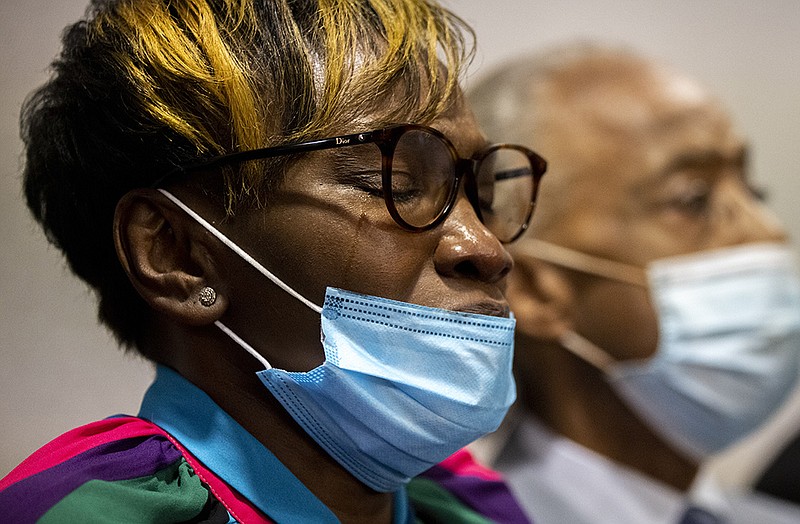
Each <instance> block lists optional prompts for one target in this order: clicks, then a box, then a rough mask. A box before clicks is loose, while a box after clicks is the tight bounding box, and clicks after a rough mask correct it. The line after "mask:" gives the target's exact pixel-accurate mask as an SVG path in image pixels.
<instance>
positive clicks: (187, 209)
mask: <svg viewBox="0 0 800 524" xmlns="http://www.w3.org/2000/svg"><path fill="white" fill-rule="evenodd" d="M158 190H159V191H160V192H161V193H162V194H163V195H164V196H166V197H167V198H169V199H170V200H171V201H172V202H173V203H174V204H175V205H176V206H178V207H179V208H181V209H182V210H183V211H185V212H186V214H188V215H189V216H190V217H192V218H193V219H195V220H196V221H197V223H198V224H200V225H201V226H203V227H204V228H205V229H206V230H207V231H208V232H209V233H211V234H212V235H214V236H215V237H217V238H218V239H219V241H220V242H222V243H223V244H225V245H226V246H228V247H229V248H231V249H232V250H233V251H234V252H235V253H236V254H237V255H239V256H240V257H242V258H243V259H244V260H245V262H247V263H248V264H250V265H251V266H253V267H254V268H256V269H257V270H258V271H259V272H260V273H261V274H262V275H264V276H265V277H267V278H268V279H270V280H271V281H272V282H273V283H274V284H275V285H276V286H278V287H279V288H281V289H282V290H284V291H286V292H287V293H289V294H290V295H292V296H293V297H294V298H296V299H297V300H299V301H300V302H302V303H303V304H305V305H306V306H308V307H309V308H311V309H312V310H313V311H315V312H316V313H317V314H318V315H321V314H322V308H321V307H319V306H318V305H316V304H314V303H313V302H311V301H310V300H308V299H307V298H306V297H304V296H303V295H301V294H300V293H298V292H297V291H295V290H294V289H292V288H291V287H289V286H288V285H287V284H286V283H285V282H283V281H282V280H281V279H279V278H278V277H276V276H275V275H273V274H272V273H271V272H270V271H269V270H268V269H267V268H265V267H264V266H263V265H261V264H260V263H259V262H258V261H257V260H256V259H254V258H253V257H251V256H250V255H249V254H248V253H247V252H245V251H244V250H243V249H242V248H240V247H239V246H237V245H236V244H235V243H234V242H233V241H232V240H231V239H229V238H228V237H226V236H225V235H224V234H223V233H222V232H221V231H219V230H218V229H217V228H215V227H214V226H212V225H211V224H209V223H208V222H207V221H206V219H204V218H203V217H201V216H200V215H198V214H197V213H195V212H194V210H193V209H192V208H190V207H189V206H187V205H186V204H184V203H183V202H181V201H180V200H179V199H178V197H176V196H175V195H173V194H172V193H170V192H169V191H167V190H166V189H161V188H159V189H158ZM214 324H216V326H217V327H218V328H219V329H221V330H222V331H223V332H224V333H225V334H226V335H228V336H229V337H231V338H232V339H233V340H234V341H235V342H237V343H238V344H239V345H240V346H242V347H243V348H244V349H245V350H246V351H247V352H248V353H250V354H251V355H253V357H255V358H256V359H257V360H258V361H259V362H261V364H263V365H264V367H265V368H266V369H270V368H272V366H271V365H270V363H269V362H267V359H265V358H264V357H262V356H261V355H260V354H259V353H258V351H256V350H255V349H254V348H253V347H252V346H251V345H250V344H248V343H247V342H245V341H244V340H242V339H241V337H239V336H238V335H237V334H236V333H234V332H233V331H231V330H230V328H228V327H227V326H226V325H225V324H223V323H222V322H220V321H219V320H216V321H214Z"/></svg>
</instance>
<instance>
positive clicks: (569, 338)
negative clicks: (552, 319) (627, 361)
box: [558, 331, 616, 375]
mask: <svg viewBox="0 0 800 524" xmlns="http://www.w3.org/2000/svg"><path fill="white" fill-rule="evenodd" d="M558 341H559V342H560V343H561V345H562V346H563V347H564V348H565V349H566V350H567V351H569V352H570V353H572V354H573V355H575V356H576V357H578V358H580V359H581V360H583V361H584V362H587V363H589V364H591V365H592V366H594V367H595V368H597V369H599V370H600V371H602V372H603V373H604V374H606V375H607V374H608V369H609V367H610V366H611V365H613V364H614V363H615V362H616V361H615V360H614V358H613V357H611V355H609V354H608V353H606V352H605V351H603V350H602V349H600V347H598V346H597V345H596V344H594V343H593V342H591V341H589V340H588V339H587V338H585V337H583V336H581V335H579V334H577V333H575V332H574V331H567V332H566V333H564V334H563V335H561V337H560V338H559V340H558Z"/></svg>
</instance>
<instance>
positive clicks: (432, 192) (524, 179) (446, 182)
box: [391, 129, 534, 242]
mask: <svg viewBox="0 0 800 524" xmlns="http://www.w3.org/2000/svg"><path fill="white" fill-rule="evenodd" d="M453 155H454V152H453V151H452V150H451V148H450V146H449V145H448V144H447V143H446V142H444V141H443V140H441V139H440V138H439V137H438V136H436V135H434V134H432V133H429V132H426V131H424V130H416V129H415V130H409V131H407V132H406V133H404V134H403V135H402V136H401V137H400V139H399V140H398V142H397V146H396V149H395V151H394V155H393V160H392V171H391V179H392V187H391V196H392V201H393V203H394V205H395V208H396V209H397V212H398V214H399V215H400V217H401V218H402V219H403V220H404V221H405V222H407V223H408V224H409V225H411V226H413V227H425V226H427V225H429V224H431V223H432V222H433V221H435V220H436V219H437V218H438V217H439V215H440V214H441V213H442V211H444V209H445V207H446V206H447V203H448V201H449V200H450V199H451V198H452V197H453V192H454V191H456V189H457V188H456V187H455V174H456V164H455V158H454V156H453ZM475 177H476V185H477V189H478V191H477V192H478V206H479V207H480V210H481V215H482V218H483V221H484V224H485V225H486V227H487V228H488V229H489V230H490V231H491V232H492V233H493V234H495V235H496V236H497V237H498V238H499V239H500V240H501V241H504V242H508V241H510V240H513V238H514V237H515V236H516V235H517V233H519V231H520V230H521V228H522V227H523V226H524V225H525V222H526V221H527V220H528V217H529V213H530V207H531V199H532V196H533V190H534V176H533V169H532V167H531V163H530V160H529V159H528V157H527V155H526V154H525V153H523V152H522V151H518V150H516V149H511V148H505V147H502V146H501V147H500V148H498V149H495V150H493V151H492V152H491V153H489V154H488V155H487V156H486V157H484V158H483V159H482V161H481V162H480V163H479V165H478V169H477V172H476V173H475Z"/></svg>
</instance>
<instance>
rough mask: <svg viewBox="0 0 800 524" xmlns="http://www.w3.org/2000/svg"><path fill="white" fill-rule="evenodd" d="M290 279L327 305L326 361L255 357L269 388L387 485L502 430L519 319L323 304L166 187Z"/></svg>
mask: <svg viewBox="0 0 800 524" xmlns="http://www.w3.org/2000/svg"><path fill="white" fill-rule="evenodd" d="M160 191H161V192H162V193H163V194H164V195H166V196H167V197H168V198H169V199H170V200H172V201H173V202H174V203H175V204H176V205H178V206H179V207H181V208H182V209H183V210H184V211H186V212H187V213H188V214H189V215H190V216H192V217H193V218H194V219H195V220H196V221H198V222H199V223H200V224H201V225H203V226H204V227H205V228H206V229H207V230H208V231H209V232H210V233H212V234H213V235H215V236H216V237H217V238H219V239H220V240H221V241H222V242H223V243H225V244H226V245H227V246H229V247H230V248H231V249H232V250H233V251H234V252H236V253H237V254H239V255H240V256H241V257H242V258H244V259H245V260H246V261H247V262H248V263H250V264H251V265H252V266H253V267H255V268H256V269H257V270H258V271H260V272H261V273H262V274H264V275H265V276H267V278H269V279H270V280H272V281H273V282H275V283H276V284H277V285H279V286H280V287H281V288H282V289H285V290H286V291H287V292H289V293H291V294H292V296H295V297H296V298H298V299H299V300H301V301H303V303H304V304H306V305H308V306H309V307H311V308H312V309H314V310H315V311H317V312H318V313H321V318H322V321H321V331H322V335H321V338H322V345H323V349H324V351H325V361H324V363H323V364H322V365H320V366H318V367H316V368H314V369H312V370H310V371H306V372H294V371H285V370H281V369H276V368H273V367H272V366H271V365H270V363H269V362H268V361H267V360H266V359H265V358H264V357H263V356H262V355H260V354H259V353H258V352H257V351H256V350H255V349H254V348H253V347H252V346H251V345H250V344H248V343H247V342H245V341H244V340H243V339H242V338H241V337H239V336H238V335H237V334H236V333H234V332H233V331H232V330H230V329H229V328H228V327H227V326H225V325H224V324H222V323H221V322H217V326H218V327H219V328H220V329H222V330H223V331H224V332H225V333H226V334H228V335H229V336H230V337H231V338H232V339H233V340H234V341H236V342H237V343H238V344H239V345H240V346H242V347H243V348H244V349H245V350H247V351H248V352H249V353H250V354H251V355H253V356H254V357H255V358H257V359H258V360H259V361H260V362H261V363H262V364H263V365H264V368H265V369H264V370H263V371H259V372H258V377H259V378H260V379H261V381H262V382H263V384H264V385H265V386H266V388H267V389H268V390H269V391H270V392H271V393H272V394H273V395H274V396H275V398H276V399H277V400H278V401H279V402H280V403H281V404H282V405H283V406H284V408H285V409H286V410H287V411H288V412H289V413H290V414H291V416H292V417H293V418H294V419H295V420H296V421H297V423H298V424H300V426H301V427H303V429H304V430H305V431H306V432H307V433H308V434H309V435H310V436H311V437H312V438H313V439H314V440H315V441H316V442H317V444H319V445H320V446H321V447H322V448H323V449H324V450H325V451H326V452H327V453H328V454H330V456H331V457H333V458H334V459H335V460H336V461H337V462H339V464H341V465H342V466H343V467H344V468H345V469H347V470H348V471H349V472H350V473H351V474H352V475H353V476H355V477H356V478H357V479H359V480H360V481H361V482H363V483H364V484H366V485H367V486H369V487H371V488H372V489H374V490H376V491H380V492H390V491H395V490H397V489H398V488H399V487H400V486H402V485H403V484H404V483H406V482H408V481H409V480H410V479H411V478H412V477H414V476H416V475H418V474H420V473H422V472H423V471H425V470H426V469H428V468H430V467H431V466H433V465H435V464H437V463H438V462H441V461H442V460H444V459H445V458H447V457H448V456H450V455H451V454H452V453H454V452H455V451H457V450H458V449H460V448H462V447H463V446H465V445H466V444H468V443H470V442H472V441H473V440H475V439H477V438H478V437H481V436H483V435H485V434H487V433H490V432H492V431H494V430H495V429H497V427H498V426H499V425H500V422H501V421H502V420H503V418H504V416H505V414H506V412H507V411H508V408H509V407H510V406H511V404H512V403H513V402H514V399H515V397H516V389H515V385H514V380H513V376H512V371H511V363H512V357H513V348H514V324H515V322H514V319H513V318H500V317H493V316H487V315H478V314H472V313H460V312H455V311H448V310H444V309H440V308H432V307H425V306H420V305H416V304H409V303H406V302H399V301H395V300H389V299H386V298H381V297H374V296H369V295H362V294H358V293H353V292H349V291H343V290H340V289H335V288H328V289H327V291H326V294H325V302H324V306H323V307H322V308H320V307H319V306H317V305H315V304H313V303H312V302H310V301H309V300H307V299H305V298H304V297H302V296H301V295H299V294H298V293H296V292H295V291H294V290H292V289H291V288H289V287H288V286H287V285H286V284H285V283H283V282H282V281H280V280H279V279H278V278H277V277H275V276H274V275H273V274H272V273H270V272H269V271H268V270H267V269H266V268H264V267H263V266H262V265H261V264H260V263H258V262H257V261H256V260H254V259H253V258H252V257H250V256H249V255H248V254H247V253H246V252H244V251H243V250H242V249H241V248H240V247H239V246H237V245H236V244H234V243H233V242H232V241H231V240H230V239H228V238H227V237H225V236H224V235H223V234H222V233H221V232H219V231H218V230H217V229H216V228H214V227H213V226H211V225H210V224H209V223H208V222H206V221H205V220H204V219H203V218H202V217H200V216H199V215H197V214H196V213H195V212H194V211H193V210H191V209H190V208H189V207H187V206H186V205H185V204H183V202H181V201H180V200H178V199H177V198H176V197H175V196H173V195H172V194H170V193H169V192H167V191H165V190H160Z"/></svg>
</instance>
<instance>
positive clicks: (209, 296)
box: [200, 286, 217, 307]
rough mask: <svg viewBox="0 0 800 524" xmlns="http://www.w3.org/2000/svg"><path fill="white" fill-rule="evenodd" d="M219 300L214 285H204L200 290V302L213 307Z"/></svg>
mask: <svg viewBox="0 0 800 524" xmlns="http://www.w3.org/2000/svg"><path fill="white" fill-rule="evenodd" d="M216 301H217V292H216V291H214V288H213V287H208V286H206V287H204V288H203V289H201V290H200V303H201V304H202V305H204V306H205V307H211V306H213V305H214V302H216Z"/></svg>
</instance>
